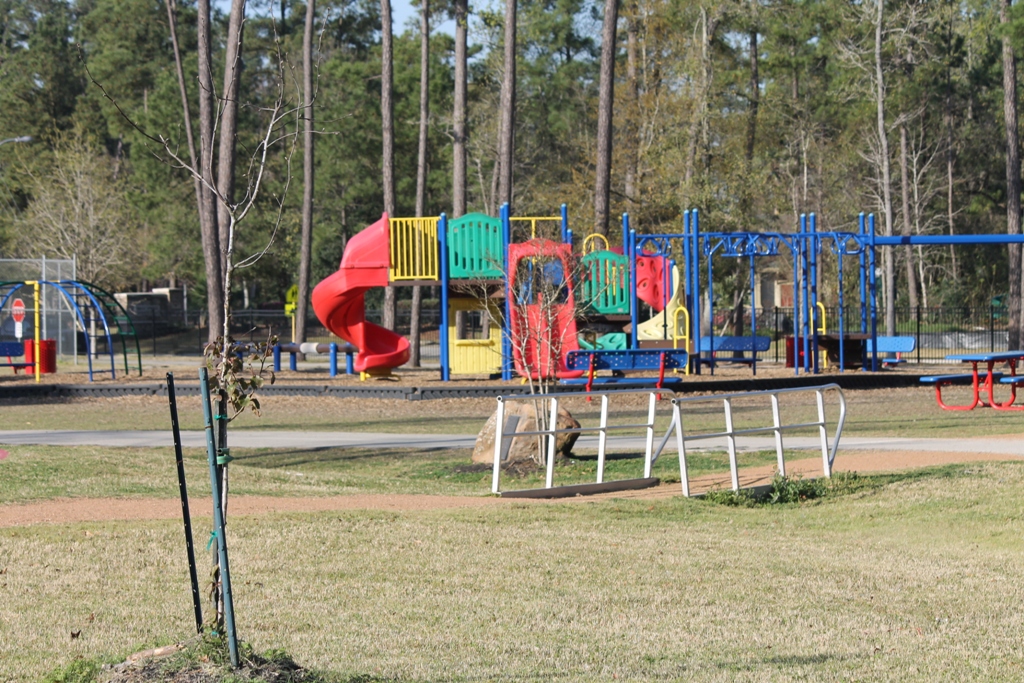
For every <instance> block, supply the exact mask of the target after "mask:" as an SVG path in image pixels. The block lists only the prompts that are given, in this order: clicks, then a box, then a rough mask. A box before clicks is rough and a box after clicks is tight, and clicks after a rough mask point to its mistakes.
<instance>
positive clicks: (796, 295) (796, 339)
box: [793, 237, 803, 375]
mask: <svg viewBox="0 0 1024 683" xmlns="http://www.w3.org/2000/svg"><path fill="white" fill-rule="evenodd" d="M802 249H803V240H801V239H800V238H799V237H798V238H796V239H795V240H793V374H795V375H799V374H800V325H801V323H800V261H801V259H800V251H801V250H802Z"/></svg>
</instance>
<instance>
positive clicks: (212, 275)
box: [197, 0, 224, 342]
mask: <svg viewBox="0 0 1024 683" xmlns="http://www.w3.org/2000/svg"><path fill="white" fill-rule="evenodd" d="M198 10H199V16H198V25H197V30H198V36H197V38H198V45H197V52H198V59H199V157H200V161H199V173H200V175H201V176H202V179H203V187H202V198H201V200H200V202H199V214H200V221H199V225H200V229H201V231H202V239H203V259H204V261H205V263H206V311H207V316H208V318H209V321H208V325H209V334H208V340H209V341H211V342H212V341H215V340H216V339H217V337H219V336H220V331H221V329H222V328H223V327H224V317H223V316H224V298H223V294H222V290H221V283H222V281H223V280H222V277H221V275H222V272H223V271H222V269H221V253H220V233H219V230H218V229H217V200H216V198H215V197H214V194H213V192H212V191H211V189H210V188H212V187H216V186H217V180H216V178H215V177H214V174H213V134H214V130H215V122H216V117H217V105H216V102H215V101H214V88H213V61H212V60H213V55H212V48H211V42H210V0H199V4H198Z"/></svg>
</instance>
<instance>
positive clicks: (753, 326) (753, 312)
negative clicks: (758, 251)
mask: <svg viewBox="0 0 1024 683" xmlns="http://www.w3.org/2000/svg"><path fill="white" fill-rule="evenodd" d="M756 289H757V288H756V285H755V284H754V255H753V254H751V255H750V355H751V357H753V360H752V361H751V363H750V368H751V370H752V371H753V374H754V375H755V376H756V375H757V292H756Z"/></svg>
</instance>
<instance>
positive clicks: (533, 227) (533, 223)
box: [508, 216, 562, 240]
mask: <svg viewBox="0 0 1024 683" xmlns="http://www.w3.org/2000/svg"><path fill="white" fill-rule="evenodd" d="M508 220H509V222H510V223H511V222H517V223H525V222H526V221H529V222H530V239H532V240H533V239H537V221H558V222H559V223H561V222H562V217H561V216H510V217H509V219H508Z"/></svg>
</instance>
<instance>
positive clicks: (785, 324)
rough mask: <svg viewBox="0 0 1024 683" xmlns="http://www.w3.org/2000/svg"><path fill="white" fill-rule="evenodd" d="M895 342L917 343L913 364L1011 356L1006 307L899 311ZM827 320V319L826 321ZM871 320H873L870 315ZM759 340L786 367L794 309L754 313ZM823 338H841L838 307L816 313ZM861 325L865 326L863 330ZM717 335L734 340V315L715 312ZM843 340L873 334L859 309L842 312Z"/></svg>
mask: <svg viewBox="0 0 1024 683" xmlns="http://www.w3.org/2000/svg"><path fill="white" fill-rule="evenodd" d="M894 312H895V318H896V320H895V323H896V324H895V328H894V330H893V332H892V336H897V337H913V338H914V340H915V342H916V344H915V350H914V352H913V353H910V354H905V355H904V356H903V357H904V358H905V359H906V360H907V361H908V362H910V363H943V362H949V361H946V356H947V355H950V354H954V353H979V352H990V353H992V352H997V351H1008V350H1009V348H1008V344H1009V336H1008V333H1007V313H1006V308H1005V307H1000V306H986V307H971V306H956V307H949V306H947V307H935V306H930V307H924V306H917V307H915V308H910V307H898V308H896V309H895V310H894ZM822 314H824V315H822ZM869 315H870V314H869ZM755 318H756V322H757V334H759V335H764V336H768V337H771V338H772V347H771V349H770V350H769V351H768V353H767V354H765V359H766V360H769V361H775V362H782V361H784V360H785V358H786V348H785V338H786V337H790V336H793V320H794V317H793V309H792V308H791V307H789V308H782V307H775V308H768V309H757V310H756V316H755ZM750 320H751V314H750V310H749V309H745V311H744V315H743V326H742V329H743V332H744V334H747V335H749V334H750ZM814 321H815V325H816V326H817V328H818V330H819V332H821V331H824V333H826V334H838V333H839V327H840V315H839V308H838V307H834V306H833V307H828V306H826V307H824V310H822V308H821V307H819V308H818V312H817V314H816V315H815V316H814ZM862 322H863V324H862ZM876 325H877V333H878V336H880V337H884V336H887V334H888V331H887V330H886V326H885V311H879V313H878V317H877V321H876ZM714 329H715V334H733V333H734V332H733V330H734V327H733V322H732V314H731V312H730V311H722V310H716V311H715V326H714ZM842 329H843V332H844V334H859V333H861V332H862V330H863V331H866V332H867V333H868V334H870V332H871V320H870V318H868V319H867V320H864V321H862V319H861V310H860V306H859V305H857V306H844V307H843V315H842Z"/></svg>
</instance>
